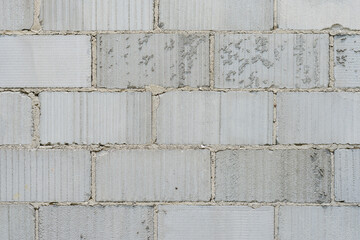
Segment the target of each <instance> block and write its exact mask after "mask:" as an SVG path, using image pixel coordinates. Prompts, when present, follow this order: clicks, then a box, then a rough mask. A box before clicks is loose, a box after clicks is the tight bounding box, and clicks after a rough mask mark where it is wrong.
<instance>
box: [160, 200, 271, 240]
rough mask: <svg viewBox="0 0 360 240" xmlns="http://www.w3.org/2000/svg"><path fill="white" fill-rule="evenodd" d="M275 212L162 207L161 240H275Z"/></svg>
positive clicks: (224, 208) (219, 208)
mask: <svg viewBox="0 0 360 240" xmlns="http://www.w3.org/2000/svg"><path fill="white" fill-rule="evenodd" d="M273 222H274V209H273V207H260V208H256V209H252V208H250V207H245V206H181V205H180V206H159V217H158V239H159V240H184V239H194V240H203V239H206V240H218V239H227V240H239V239H247V240H255V239H256V240H272V239H274V223H273Z"/></svg>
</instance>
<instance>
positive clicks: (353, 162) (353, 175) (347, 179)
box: [335, 149, 360, 202]
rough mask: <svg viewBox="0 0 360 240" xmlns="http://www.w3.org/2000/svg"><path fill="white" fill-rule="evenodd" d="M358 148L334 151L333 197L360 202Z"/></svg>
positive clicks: (359, 155) (359, 158)
mask: <svg viewBox="0 0 360 240" xmlns="http://www.w3.org/2000/svg"><path fill="white" fill-rule="evenodd" d="M359 173H360V149H338V150H336V151H335V199H336V200H337V201H344V202H360V174H359Z"/></svg>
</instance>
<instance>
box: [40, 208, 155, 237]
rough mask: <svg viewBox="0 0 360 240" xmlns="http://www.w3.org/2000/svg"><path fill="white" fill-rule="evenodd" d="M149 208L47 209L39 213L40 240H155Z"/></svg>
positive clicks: (151, 212) (151, 210) (151, 211)
mask: <svg viewBox="0 0 360 240" xmlns="http://www.w3.org/2000/svg"><path fill="white" fill-rule="evenodd" d="M153 228H154V227H153V208H152V207H147V206H46V207H40V210H39V239H40V240H48V239H57V240H68V239H86V240H98V239H129V240H130V239H139V240H140V239H149V240H152V239H153Z"/></svg>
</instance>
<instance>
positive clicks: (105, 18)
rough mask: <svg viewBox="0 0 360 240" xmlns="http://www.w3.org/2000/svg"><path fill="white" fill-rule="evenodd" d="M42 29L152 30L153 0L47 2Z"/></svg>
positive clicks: (55, 0) (50, 0) (42, 15)
mask: <svg viewBox="0 0 360 240" xmlns="http://www.w3.org/2000/svg"><path fill="white" fill-rule="evenodd" d="M40 22H41V23H42V26H43V29H44V30H63V31H67V30H70V31H89V30H152V29H153V0H131V1H129V0H101V1H98V0H46V1H42V4H41V12H40Z"/></svg>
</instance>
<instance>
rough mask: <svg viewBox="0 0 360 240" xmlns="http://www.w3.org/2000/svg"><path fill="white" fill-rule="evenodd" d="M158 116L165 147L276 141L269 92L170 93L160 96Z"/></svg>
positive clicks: (160, 138) (161, 141) (160, 136)
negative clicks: (273, 135) (273, 133)
mask: <svg viewBox="0 0 360 240" xmlns="http://www.w3.org/2000/svg"><path fill="white" fill-rule="evenodd" d="M157 114H158V115H157V119H158V123H157V132H158V142H159V143H163V144H201V143H205V144H268V143H271V142H272V121H273V95H272V93H268V92H257V93H249V92H227V93H220V92H205V91H204V92H203V91H199V92H185V91H180V92H169V93H165V94H163V95H161V96H160V105H159V108H158V113H157ZM170 130H171V131H170Z"/></svg>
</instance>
